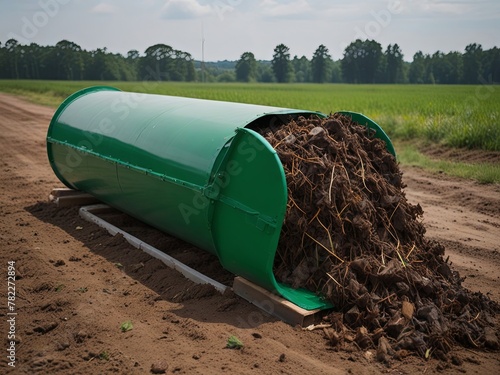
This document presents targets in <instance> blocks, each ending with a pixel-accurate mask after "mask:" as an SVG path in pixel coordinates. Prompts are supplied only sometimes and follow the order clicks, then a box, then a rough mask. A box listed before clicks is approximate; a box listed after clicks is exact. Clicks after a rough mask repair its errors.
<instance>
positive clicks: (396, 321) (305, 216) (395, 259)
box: [261, 115, 500, 361]
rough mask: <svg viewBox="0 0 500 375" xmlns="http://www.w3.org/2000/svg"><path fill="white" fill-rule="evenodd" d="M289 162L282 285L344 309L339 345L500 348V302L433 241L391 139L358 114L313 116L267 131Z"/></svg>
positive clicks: (393, 352)
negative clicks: (499, 317) (355, 117)
mask: <svg viewBox="0 0 500 375" xmlns="http://www.w3.org/2000/svg"><path fill="white" fill-rule="evenodd" d="M261 133H262V134H263V136H264V137H265V138H266V139H267V141H268V142H269V143H270V144H271V145H272V146H273V147H274V149H275V150H276V152H277V153H278V156H279V158H280V159H281V162H282V164H283V167H284V170H285V173H286V180H287V185H288V206H287V212H286V217H285V221H284V225H283V229H282V233H281V237H280V242H279V245H278V250H277V254H276V258H275V264H274V272H275V275H276V277H277V278H278V280H279V281H281V282H283V283H286V284H289V285H292V286H293V287H294V288H306V289H308V290H311V291H314V292H317V293H320V294H321V295H323V296H324V297H325V298H326V299H328V300H329V301H331V302H332V304H333V305H334V307H335V309H334V311H335V312H333V313H331V314H330V315H329V316H328V317H326V318H325V319H326V320H327V322H328V323H329V325H331V327H330V328H326V329H325V335H326V337H327V338H328V340H329V343H330V344H331V345H332V346H334V347H337V348H341V347H343V346H344V345H347V344H353V345H356V346H358V347H359V348H361V349H368V348H374V349H375V348H376V349H377V358H378V359H379V360H380V361H389V360H390V359H391V358H392V357H396V358H397V357H402V356H404V355H405V354H413V353H418V354H419V355H420V356H422V357H429V356H430V355H432V356H433V357H438V358H439V357H441V358H446V357H447V355H448V353H449V352H450V350H451V349H452V347H453V346H454V345H457V344H458V345H460V346H465V347H472V348H488V349H498V348H499V342H498V337H497V335H496V331H497V329H496V327H495V314H496V313H498V312H499V311H500V309H499V306H498V304H497V303H496V302H493V301H491V300H490V299H489V298H487V297H486V296H485V295H483V294H481V293H473V292H470V291H468V290H467V289H465V288H464V287H462V286H461V282H462V281H463V280H462V279H461V278H460V275H459V274H458V272H456V271H454V270H452V268H451V267H450V263H449V261H448V259H445V258H444V255H445V249H444V247H443V246H442V245H440V244H439V243H438V242H435V241H431V240H427V239H426V238H425V227H424V225H423V223H422V215H423V210H422V208H421V207H420V205H418V204H417V205H414V204H411V203H409V202H408V201H407V199H406V196H405V192H404V190H403V189H404V187H405V185H404V184H403V181H402V173H401V171H400V169H399V166H398V164H397V162H396V160H395V157H394V156H393V155H392V154H391V153H389V152H388V151H387V149H386V145H385V142H384V141H382V140H380V139H378V138H375V137H374V134H373V133H374V132H373V130H370V129H368V128H367V127H365V126H360V125H358V124H356V123H353V122H352V121H351V119H350V118H349V117H346V116H343V115H331V116H330V117H328V118H325V119H320V118H303V117H300V118H298V119H296V120H292V121H290V122H289V123H288V124H285V125H284V126H282V127H280V128H279V129H277V130H275V129H273V130H272V131H271V130H270V129H264V130H262V131H261Z"/></svg>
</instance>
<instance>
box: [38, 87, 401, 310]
mask: <svg viewBox="0 0 500 375" xmlns="http://www.w3.org/2000/svg"><path fill="white" fill-rule="evenodd" d="M344 113H345V114H348V115H351V116H352V117H353V119H354V120H355V121H358V122H360V123H362V124H365V125H367V126H369V127H371V128H373V129H375V130H376V132H377V136H378V137H381V138H384V139H385V140H386V142H387V145H388V148H389V150H390V151H391V152H393V151H394V150H393V148H392V144H391V143H390V140H389V139H388V138H387V136H386V135H385V134H384V133H383V131H382V129H380V127H378V125H376V124H375V123H373V122H372V121H371V120H369V119H367V118H366V117H364V116H362V115H359V114H356V113H348V112H344ZM299 115H308V116H310V115H317V116H320V117H324V116H325V115H324V114H322V113H319V112H311V111H305V110H297V109H285V108H275V107H267V106H257V105H248V104H240V103H228V102H220V101H211V100H200V99H190V98H182V97H172V96H163V95H150V94H137V93H127V92H122V91H119V90H117V89H114V88H111V87H104V86H99V87H91V88H88V89H85V90H81V91H78V92H76V93H75V94H73V95H71V96H70V97H69V98H67V99H66V100H65V101H64V102H63V103H62V104H61V106H60V107H59V108H58V110H57V111H56V113H55V114H54V117H53V118H52V121H51V123H50V126H49V130H48V133H47V152H48V157H49V161H50V164H51V166H52V168H53V170H54V172H55V174H56V175H57V177H58V178H59V179H60V180H61V181H62V182H63V183H64V184H65V185H66V186H68V187H70V188H73V189H77V190H81V191H85V192H87V193H90V194H92V195H94V196H95V197H97V198H98V199H100V200H101V201H103V202H105V203H107V204H109V205H110V206H113V207H115V208H117V209H119V210H121V211H123V212H126V213H128V214H129V215H131V216H134V217H136V218H138V219H140V220H141V221H143V222H146V223H148V224H150V225H152V226H154V227H156V228H158V229H160V230H162V231H164V232H167V233H170V234H172V235H174V236H176V237H179V238H182V239H183V240H185V241H188V242H190V243H193V244H194V245H196V246H198V247H200V248H202V249H204V250H206V251H209V252H211V253H213V254H216V255H217V256H218V258H219V259H220V262H221V264H222V266H223V267H224V268H226V269H227V270H229V271H231V272H233V273H234V274H236V275H240V276H243V277H245V278H246V279H248V280H250V281H252V282H254V283H256V284H258V285H260V286H262V287H264V288H266V289H268V290H270V291H273V292H277V293H279V294H280V295H282V296H283V297H284V298H286V299H288V300H290V301H291V302H293V303H295V304H297V305H299V306H301V307H303V308H305V309H309V310H311V309H316V308H324V307H327V306H329V305H328V303H326V302H325V301H323V300H322V299H321V298H320V297H319V296H317V295H315V294H313V293H311V292H309V291H305V290H295V289H292V288H291V287H288V286H286V285H283V284H280V283H278V282H277V281H276V280H275V277H274V275H273V272H272V267H273V262H274V256H275V253H276V248H277V244H278V240H279V236H280V231H281V226H282V223H283V219H284V215H285V210H286V204H287V186H286V180H285V174H284V171H283V166H282V165H281V162H280V160H279V158H278V156H277V154H276V152H275V150H274V149H273V148H272V147H271V146H270V144H269V143H268V142H267V141H266V140H265V139H264V138H263V137H262V136H260V135H259V134H258V133H257V132H256V131H255V129H258V128H259V127H263V126H279V124H281V123H284V122H287V121H289V120H290V118H293V117H297V116H299Z"/></svg>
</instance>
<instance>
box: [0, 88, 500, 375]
mask: <svg viewBox="0 0 500 375" xmlns="http://www.w3.org/2000/svg"><path fill="white" fill-rule="evenodd" d="M53 113H54V109H52V108H47V107H42V106H38V105H34V104H30V103H28V102H25V101H23V100H21V99H19V98H16V97H13V96H8V95H5V94H0V149H1V151H2V157H1V161H0V173H1V184H0V249H1V251H0V259H1V263H0V264H1V267H0V273H1V274H2V276H1V279H2V280H4V282H5V284H7V281H6V280H7V276H8V261H14V262H15V272H16V280H15V288H16V298H15V301H14V303H15V308H16V310H15V311H16V312H17V315H7V313H8V310H7V308H8V303H7V302H8V300H7V294H6V292H7V285H5V286H3V287H2V288H1V289H0V290H1V292H0V312H1V314H2V317H3V318H2V323H1V325H0V335H1V338H2V342H3V354H2V356H1V359H0V373H16V374H17V373H19V374H33V373H43V374H49V373H60V374H102V373H107V372H115V373H120V374H145V373H150V372H151V368H152V366H154V367H155V369H157V370H161V369H166V372H167V373H168V374H173V373H176V374H224V373H231V374H299V373H300V374H316V375H319V374H377V373H380V374H382V373H388V374H417V373H419V374H420V373H422V374H424V373H427V374H429V373H443V374H455V373H467V374H494V373H500V353H499V352H485V351H476V350H473V349H470V348H468V349H464V348H455V349H454V350H455V360H454V361H452V362H450V363H444V362H442V361H439V360H437V359H434V358H431V359H430V360H427V361H426V360H423V359H421V358H418V357H413V356H410V357H406V358H405V359H404V360H403V361H394V362H392V363H391V364H390V365H389V366H388V365H384V364H381V363H378V362H377V361H376V359H375V355H374V351H373V350H369V351H367V352H363V351H357V350H356V351H351V352H349V351H344V350H340V351H335V350H333V349H332V348H329V347H328V345H327V341H326V339H325V337H324V334H323V332H321V330H318V331H313V332H306V331H302V330H301V329H300V328H298V327H292V326H289V325H287V324H285V323H283V322H280V321H278V320H276V319H275V318H273V317H270V316H267V315H266V314H264V313H263V312H261V311H260V310H259V309H257V308H256V307H254V306H252V305H251V304H249V303H248V302H246V301H245V300H243V299H241V298H239V297H237V296H235V295H234V294H232V293H231V292H229V293H226V294H225V295H220V294H218V293H217V292H215V291H214V290H213V289H211V288H207V287H206V286H198V285H195V284H193V283H192V282H190V281H189V280H187V279H185V278H184V277H183V276H182V275H180V274H179V273H177V272H176V271H173V270H171V269H169V268H167V267H166V266H165V265H164V264H163V263H161V262H160V261H158V260H156V259H154V258H151V257H150V256H148V255H146V254H144V253H142V252H141V251H139V250H137V249H135V248H133V247H131V246H130V245H128V244H127V243H126V242H124V241H123V239H122V238H113V237H111V236H110V235H108V234H107V232H105V231H104V230H101V229H100V228H98V227H97V226H95V225H93V224H90V223H88V222H86V221H84V220H82V219H80V217H79V216H78V210H77V208H64V209H57V208H56V207H55V206H54V205H53V204H50V203H48V202H47V196H48V194H49V192H50V191H51V190H52V189H53V188H55V187H62V184H61V183H60V182H59V181H58V180H57V178H56V177H55V175H54V174H53V172H52V170H51V168H50V166H49V164H48V161H47V158H46V153H45V135H46V131H47V126H48V124H49V122H50V119H51V116H52V114H53ZM491 157H492V156H491V154H489V155H488V160H490V159H491ZM493 158H494V159H495V160H493V162H497V163H498V162H500V157H499V155H496V156H495V155H493ZM403 171H404V179H405V182H406V184H407V185H408V187H407V189H406V194H407V197H408V198H409V200H410V201H411V202H412V203H420V204H421V205H422V207H423V209H424V211H425V214H424V222H425V225H426V227H427V230H428V232H427V235H428V236H429V237H430V238H433V239H436V240H438V241H440V242H441V243H442V244H444V245H445V247H446V253H447V254H448V255H449V257H450V259H451V261H452V262H453V266H454V267H455V269H456V270H458V271H459V272H460V274H461V276H462V277H465V281H464V285H465V286H466V287H467V288H469V289H471V290H473V291H480V292H482V293H484V294H487V295H489V296H490V297H491V298H492V299H494V300H496V301H500V289H499V288H498V285H499V281H500V280H499V279H500V186H499V185H480V184H477V183H475V182H471V181H464V180H459V179H455V178H450V177H446V176H445V175H444V174H438V175H432V174H429V173H427V172H424V171H422V170H419V169H415V168H405V169H403ZM108 219H109V220H111V221H114V222H115V223H116V224H119V225H120V226H122V227H124V228H125V229H127V230H128V231H130V232H133V233H134V234H136V235H138V236H140V237H142V238H143V239H145V240H147V241H148V242H149V243H151V244H153V245H154V246H156V247H158V248H160V249H161V250H164V251H166V252H168V253H169V254H171V255H172V256H174V257H176V258H178V259H180V260H181V261H185V262H186V263H187V264H189V265H190V266H192V267H193V268H196V269H199V270H201V271H202V272H204V273H206V274H208V275H210V276H212V277H214V278H216V279H217V280H219V281H221V282H224V283H226V284H227V285H230V284H231V280H232V278H233V275H230V274H229V273H227V272H226V271H224V270H222V269H221V268H220V265H218V262H217V261H216V260H214V259H213V257H212V256H211V255H209V254H206V253H204V252H200V251H199V250H197V249H194V248H193V247H192V246H190V245H188V244H185V243H183V242H180V241H178V240H176V239H173V238H171V237H169V236H167V235H164V234H161V233H159V232H157V231H155V230H152V229H150V228H148V227H146V226H144V225H142V224H140V223H138V222H136V221H135V220H133V219H131V218H128V217H126V216H124V215H111V216H110V217H108ZM13 316H14V317H15V326H14V325H13V323H12V322H13V321H12V320H11V323H12V324H10V323H9V322H8V321H7V319H8V318H12V317H13ZM127 321H130V322H131V323H132V325H133V329H132V330H129V331H127V332H122V331H121V330H120V326H121V324H122V323H124V322H127ZM9 329H10V331H9ZM12 329H15V345H14V346H15V368H12V367H11V366H9V365H8V362H11V360H12V359H10V360H9V359H8V358H7V356H8V354H9V347H10V340H9V339H8V334H9V333H11V334H12V333H14V331H13V330H12ZM231 335H235V336H237V337H238V338H239V339H240V340H241V341H242V342H243V344H244V348H243V349H241V350H231V349H227V348H225V346H226V342H227V339H228V338H229V337H230V336H231ZM6 353H7V355H6Z"/></svg>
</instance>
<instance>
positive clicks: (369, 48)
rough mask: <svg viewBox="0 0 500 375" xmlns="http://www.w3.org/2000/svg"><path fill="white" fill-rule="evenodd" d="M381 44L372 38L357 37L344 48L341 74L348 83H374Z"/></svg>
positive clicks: (379, 60)
mask: <svg viewBox="0 0 500 375" xmlns="http://www.w3.org/2000/svg"><path fill="white" fill-rule="evenodd" d="M381 61H382V46H381V45H380V43H378V42H376V41H374V40H365V41H362V40H361V39H357V40H356V41H354V42H352V43H351V44H349V45H348V46H347V47H346V49H345V50H344V57H343V59H342V75H343V76H344V79H345V80H346V81H347V82H350V83H374V82H375V81H376V80H377V73H378V72H379V71H380V63H381Z"/></svg>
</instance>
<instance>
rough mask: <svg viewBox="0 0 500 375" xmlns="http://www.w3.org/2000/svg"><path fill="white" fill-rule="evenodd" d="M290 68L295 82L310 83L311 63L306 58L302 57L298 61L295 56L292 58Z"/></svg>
mask: <svg viewBox="0 0 500 375" xmlns="http://www.w3.org/2000/svg"><path fill="white" fill-rule="evenodd" d="M292 67H293V70H294V72H295V81H296V82H310V81H311V62H310V61H309V60H308V59H307V57H305V56H302V57H301V58H300V59H299V57H298V56H297V55H295V56H294V57H293V60H292Z"/></svg>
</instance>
